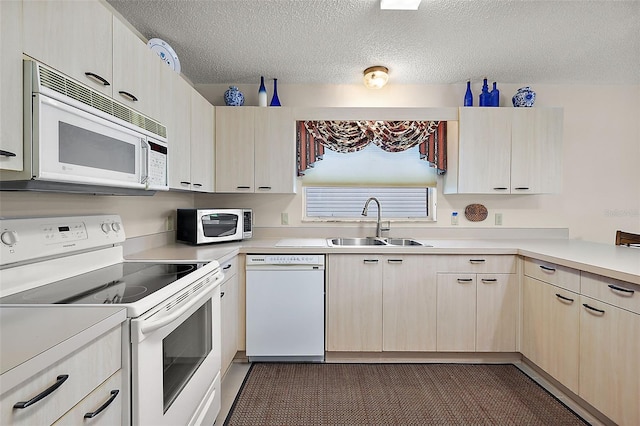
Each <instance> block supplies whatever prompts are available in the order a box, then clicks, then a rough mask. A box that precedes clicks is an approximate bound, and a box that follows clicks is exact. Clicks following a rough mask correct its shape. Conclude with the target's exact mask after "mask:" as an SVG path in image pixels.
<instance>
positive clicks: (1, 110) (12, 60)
mask: <svg viewBox="0 0 640 426" xmlns="http://www.w3.org/2000/svg"><path fill="white" fill-rule="evenodd" d="M0 28H2V37H0V51H1V52H2V55H0V93H2V96H0V150H2V153H0V169H5V170H18V171H20V170H22V167H23V161H22V160H23V151H22V108H21V105H22V84H20V82H21V81H22V2H19V1H0Z"/></svg>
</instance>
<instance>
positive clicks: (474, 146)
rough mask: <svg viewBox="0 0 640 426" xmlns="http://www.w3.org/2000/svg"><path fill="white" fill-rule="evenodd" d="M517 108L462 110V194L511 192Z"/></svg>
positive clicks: (459, 169)
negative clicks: (512, 136) (514, 112)
mask: <svg viewBox="0 0 640 426" xmlns="http://www.w3.org/2000/svg"><path fill="white" fill-rule="evenodd" d="M512 110H513V108H460V121H459V123H460V136H459V138H460V139H459V144H460V145H459V164H458V192H460V193H475V194H496V193H509V188H511V183H510V175H511V111H512Z"/></svg>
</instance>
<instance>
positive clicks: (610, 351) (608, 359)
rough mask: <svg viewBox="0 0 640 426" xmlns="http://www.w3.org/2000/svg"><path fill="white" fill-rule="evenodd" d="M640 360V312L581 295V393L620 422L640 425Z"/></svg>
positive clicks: (620, 423) (589, 401) (585, 398)
mask: <svg viewBox="0 0 640 426" xmlns="http://www.w3.org/2000/svg"><path fill="white" fill-rule="evenodd" d="M603 286H604V285H603ZM639 360H640V315H638V314H635V313H633V312H629V311H626V310H624V309H621V308H618V307H615V306H612V305H608V304H606V303H604V302H601V301H599V300H596V299H592V298H589V297H586V296H580V387H579V392H578V395H580V397H581V398H583V399H584V400H585V401H587V402H588V403H590V404H591V405H593V406H594V407H596V408H597V409H598V410H600V411H601V412H602V413H603V414H605V415H606V416H607V417H609V418H610V419H611V420H613V421H614V422H616V423H617V424H619V425H639V424H640V404H639V403H638V398H639V397H640V361H639Z"/></svg>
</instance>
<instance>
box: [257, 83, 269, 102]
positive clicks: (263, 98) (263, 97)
mask: <svg viewBox="0 0 640 426" xmlns="http://www.w3.org/2000/svg"><path fill="white" fill-rule="evenodd" d="M258 106H261V107H266V106H267V89H266V87H264V77H263V76H260V88H259V89H258Z"/></svg>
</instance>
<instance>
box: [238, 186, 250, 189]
mask: <svg viewBox="0 0 640 426" xmlns="http://www.w3.org/2000/svg"><path fill="white" fill-rule="evenodd" d="M236 189H251V187H250V186H236Z"/></svg>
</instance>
